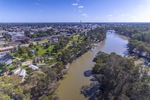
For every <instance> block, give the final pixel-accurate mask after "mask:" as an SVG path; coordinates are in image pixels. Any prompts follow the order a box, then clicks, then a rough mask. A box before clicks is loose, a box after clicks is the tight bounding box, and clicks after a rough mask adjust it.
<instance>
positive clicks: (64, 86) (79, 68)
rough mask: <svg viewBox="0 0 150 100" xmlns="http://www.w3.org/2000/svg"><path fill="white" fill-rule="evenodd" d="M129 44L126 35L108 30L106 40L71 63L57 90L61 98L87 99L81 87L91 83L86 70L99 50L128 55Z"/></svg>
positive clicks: (72, 99) (92, 64) (92, 63)
mask: <svg viewBox="0 0 150 100" xmlns="http://www.w3.org/2000/svg"><path fill="white" fill-rule="evenodd" d="M127 44H128V39H127V38H126V37H124V36H121V35H118V34H116V33H111V32H107V35H106V39H105V40H104V41H102V42H101V43H99V44H98V46H97V47H95V48H94V49H92V50H90V51H88V52H87V53H85V54H84V55H82V56H81V57H80V58H78V59H77V60H75V61H74V62H73V63H72V64H71V66H70V68H69V70H68V72H67V74H66V75H65V76H64V79H63V80H62V81H60V86H59V87H58V89H57V91H56V94H57V95H58V96H59V98H60V100H86V98H85V97H84V96H83V95H82V94H80V89H81V87H82V86H84V85H89V84H90V79H91V77H85V76H84V72H85V71H87V70H91V69H92V67H93V66H94V62H92V60H93V58H94V57H95V56H96V54H97V53H98V52H99V51H103V52H106V53H111V52H116V53H117V54H119V55H122V56H126V55H128V50H127Z"/></svg>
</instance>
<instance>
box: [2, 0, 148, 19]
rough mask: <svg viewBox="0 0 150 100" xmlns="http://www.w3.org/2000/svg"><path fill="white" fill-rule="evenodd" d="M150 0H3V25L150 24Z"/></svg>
mask: <svg viewBox="0 0 150 100" xmlns="http://www.w3.org/2000/svg"><path fill="white" fill-rule="evenodd" d="M149 9H150V0H0V22H79V21H80V20H82V21H83V22H150V10H149Z"/></svg>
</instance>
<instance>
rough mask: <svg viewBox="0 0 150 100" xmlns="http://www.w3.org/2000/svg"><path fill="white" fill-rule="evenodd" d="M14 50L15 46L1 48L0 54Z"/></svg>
mask: <svg viewBox="0 0 150 100" xmlns="http://www.w3.org/2000/svg"><path fill="white" fill-rule="evenodd" d="M13 49H14V47H13V46H7V47H1V48H0V52H10V51H12V50H13Z"/></svg>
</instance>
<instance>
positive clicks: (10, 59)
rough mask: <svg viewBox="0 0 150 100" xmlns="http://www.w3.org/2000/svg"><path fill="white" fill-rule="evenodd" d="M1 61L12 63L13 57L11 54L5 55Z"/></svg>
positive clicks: (7, 63)
mask: <svg viewBox="0 0 150 100" xmlns="http://www.w3.org/2000/svg"><path fill="white" fill-rule="evenodd" d="M0 63H4V64H6V65H10V64H12V57H11V56H9V55H4V56H2V57H1V58H0Z"/></svg>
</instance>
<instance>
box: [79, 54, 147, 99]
mask: <svg viewBox="0 0 150 100" xmlns="http://www.w3.org/2000/svg"><path fill="white" fill-rule="evenodd" d="M94 62H96V64H95V66H94V68H93V70H92V72H93V76H94V78H95V79H96V81H97V83H96V84H95V83H93V85H91V86H89V87H83V88H82V90H81V91H82V93H83V94H84V95H85V96H89V98H91V99H92V98H94V99H98V100H143V99H144V100H149V99H150V86H149V83H147V82H150V80H149V79H150V78H146V79H145V76H143V77H142V78H141V79H140V76H141V74H142V73H139V68H138V67H135V65H134V61H133V60H132V59H128V58H123V57H121V56H119V55H116V54H115V53H111V54H110V55H109V54H106V53H103V52H99V53H98V55H97V56H96V57H95V58H94ZM147 77H148V76H147ZM94 87H96V89H95V92H94V94H92V95H87V94H86V93H87V91H89V90H90V89H91V88H94ZM92 93H93V92H92Z"/></svg>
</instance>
